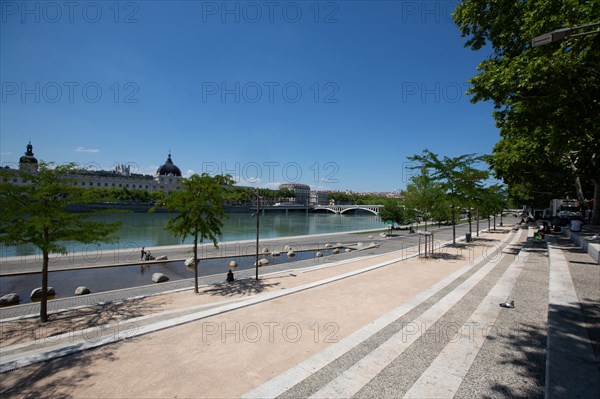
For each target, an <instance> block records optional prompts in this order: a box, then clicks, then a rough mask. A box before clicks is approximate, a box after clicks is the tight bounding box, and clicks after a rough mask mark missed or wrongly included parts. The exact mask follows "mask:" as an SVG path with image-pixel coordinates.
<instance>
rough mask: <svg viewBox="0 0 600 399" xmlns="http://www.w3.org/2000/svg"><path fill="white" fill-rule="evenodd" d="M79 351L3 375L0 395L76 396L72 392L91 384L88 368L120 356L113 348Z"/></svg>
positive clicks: (8, 396) (24, 396) (31, 396)
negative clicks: (115, 354)
mask: <svg viewBox="0 0 600 399" xmlns="http://www.w3.org/2000/svg"><path fill="white" fill-rule="evenodd" d="M104 348H105V349H103V350H101V351H99V350H90V351H85V352H79V353H76V354H72V355H69V356H65V357H61V358H57V359H53V360H50V361H46V362H42V363H36V364H33V365H30V366H27V367H24V368H21V369H17V370H13V371H10V372H7V373H4V374H3V375H2V376H1V378H0V397H2V398H11V397H19V398H26V399H34V398H36V399H37V398H74V396H73V394H71V392H72V391H73V389H74V388H75V387H77V386H79V385H83V384H86V383H88V382H89V381H88V380H89V378H91V377H94V375H93V374H92V373H91V372H90V371H89V368H88V366H91V365H92V364H93V363H95V362H97V361H100V360H101V361H109V362H114V361H117V360H118V359H117V358H116V357H115V356H114V352H113V351H112V350H107V349H106V348H107V347H104Z"/></svg>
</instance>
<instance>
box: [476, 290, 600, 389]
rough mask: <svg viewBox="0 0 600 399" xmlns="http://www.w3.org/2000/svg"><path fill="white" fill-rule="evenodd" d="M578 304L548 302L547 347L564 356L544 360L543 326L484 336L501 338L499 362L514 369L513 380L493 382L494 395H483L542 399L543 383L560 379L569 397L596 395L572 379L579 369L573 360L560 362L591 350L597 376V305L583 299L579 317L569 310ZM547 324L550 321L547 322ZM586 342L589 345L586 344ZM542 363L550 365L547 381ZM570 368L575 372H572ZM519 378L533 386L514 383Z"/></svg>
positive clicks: (599, 331)
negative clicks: (550, 337) (550, 327)
mask: <svg viewBox="0 0 600 399" xmlns="http://www.w3.org/2000/svg"><path fill="white" fill-rule="evenodd" d="M579 305H580V304H579V303H571V304H569V305H568V306H562V305H550V307H549V308H548V315H549V318H553V319H554V329H553V330H552V331H553V336H554V337H555V338H553V341H552V344H551V345H552V347H553V349H551V350H554V351H557V350H559V351H560V352H561V353H564V354H566V355H553V354H550V355H549V356H550V358H549V359H546V357H547V356H548V353H547V349H546V348H547V345H548V342H547V336H548V335H547V331H546V329H543V330H542V329H540V326H539V325H538V326H536V325H533V324H524V325H522V327H521V328H519V329H518V330H515V331H513V330H510V331H507V330H504V331H499V335H498V337H496V338H494V337H492V336H488V337H487V338H488V339H502V340H504V341H505V344H504V347H505V350H503V351H502V353H501V354H500V356H501V359H500V364H502V365H503V366H508V367H510V368H511V369H514V370H515V379H514V381H506V382H505V381H502V382H496V383H495V384H494V385H493V386H492V387H491V388H492V390H493V391H494V392H495V395H493V396H484V397H486V398H491V397H494V398H497V397H503V398H511V399H512V398H523V399H524V398H537V397H539V398H543V397H544V394H545V385H546V384H547V383H550V384H552V383H553V382H554V383H556V382H558V381H557V380H558V379H560V384H561V386H562V388H564V389H566V392H569V394H568V396H569V397H598V396H597V394H598V392H596V393H594V392H591V391H590V390H589V387H588V386H585V383H584V384H582V381H581V380H578V379H577V378H572V377H573V376H575V375H576V374H578V373H579V372H580V371H579V370H578V369H577V363H575V365H574V363H572V362H570V363H565V361H564V360H565V358H566V357H568V356H570V355H572V357H573V358H575V359H576V356H577V355H576V354H577V353H578V351H582V350H583V351H586V353H587V354H588V355H589V352H587V351H589V350H592V349H593V352H594V356H595V366H594V367H593V369H594V370H596V371H597V373H598V374H597V375H598V376H600V305H599V304H598V303H597V302H596V301H592V300H590V299H585V300H584V301H583V303H582V304H581V308H582V314H583V318H582V317H581V314H579V313H578V312H574V311H573V308H574V307H578V306H579ZM549 323H550V324H551V323H552V322H551V321H549ZM584 329H586V330H587V335H589V340H588V336H587V335H586V334H581V333H582V332H583V331H585V330H584ZM582 335H584V336H582ZM590 341H591V344H592V348H590V346H589V344H590ZM547 360H548V361H547ZM582 363H583V362H582ZM546 366H547V367H550V371H551V372H550V374H549V375H550V376H551V377H550V378H551V379H552V380H551V381H546V375H548V374H547V373H548V370H546ZM573 370H577V371H575V372H573ZM563 376H564V377H563ZM520 378H521V379H523V380H529V381H532V380H533V381H535V384H534V385H535V386H532V385H527V386H523V385H520V384H518V381H519V380H520ZM588 378H590V379H592V380H594V378H595V377H594V375H591V376H588ZM515 381H517V384H515ZM584 381H585V380H584ZM588 383H589V381H588ZM551 386H552V385H551ZM596 386H597V385H596Z"/></svg>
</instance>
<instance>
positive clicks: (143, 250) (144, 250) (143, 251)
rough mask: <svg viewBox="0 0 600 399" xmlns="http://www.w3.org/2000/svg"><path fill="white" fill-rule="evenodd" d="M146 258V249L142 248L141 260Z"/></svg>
mask: <svg viewBox="0 0 600 399" xmlns="http://www.w3.org/2000/svg"><path fill="white" fill-rule="evenodd" d="M145 256H146V247H142V257H141V258H140V260H144V257H145Z"/></svg>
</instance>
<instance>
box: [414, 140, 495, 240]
mask: <svg viewBox="0 0 600 399" xmlns="http://www.w3.org/2000/svg"><path fill="white" fill-rule="evenodd" d="M408 159H409V160H411V161H414V162H418V163H419V165H418V166H415V167H414V168H413V169H419V170H420V171H421V173H422V174H425V175H426V176H427V177H428V178H429V179H431V180H433V181H436V182H438V183H439V190H440V191H441V192H444V193H445V198H446V201H447V203H448V204H449V205H450V209H451V215H452V216H451V221H452V225H453V234H452V236H453V237H452V240H453V242H454V243H456V231H455V229H454V225H456V210H457V208H460V207H465V208H468V209H470V208H472V207H473V205H474V203H475V201H476V192H477V190H478V189H479V188H480V187H481V185H482V181H483V180H484V179H486V178H487V177H488V172H487V171H486V170H480V169H477V168H475V167H474V165H476V164H478V163H480V162H482V161H484V160H485V157H484V156H476V155H475V154H465V155H460V156H458V157H454V158H449V157H447V156H444V158H443V159H440V158H439V156H438V155H437V154H434V153H433V152H431V151H429V150H423V154H422V155H413V156H410V157H408Z"/></svg>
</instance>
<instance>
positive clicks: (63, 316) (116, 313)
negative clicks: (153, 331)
mask: <svg viewBox="0 0 600 399" xmlns="http://www.w3.org/2000/svg"><path fill="white" fill-rule="evenodd" d="M170 302H171V300H169V299H167V297H152V298H138V299H131V300H128V301H123V302H118V303H109V304H103V305H96V306H90V307H85V308H80V309H70V310H67V311H64V312H60V313H55V314H51V315H50V316H49V321H48V322H47V323H41V322H40V321H39V319H37V318H31V319H23V320H19V321H12V322H4V323H0V343H2V344H3V346H4V345H14V344H17V343H21V342H27V341H41V340H44V339H46V338H49V337H53V336H56V335H60V334H63V333H69V332H75V331H81V330H85V329H87V328H92V327H97V326H101V325H105V324H111V323H118V322H121V321H126V320H128V319H133V318H136V317H141V316H145V315H148V314H152V313H153V312H155V311H157V310H159V309H161V307H164V306H165V305H167V304H169V303H170Z"/></svg>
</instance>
